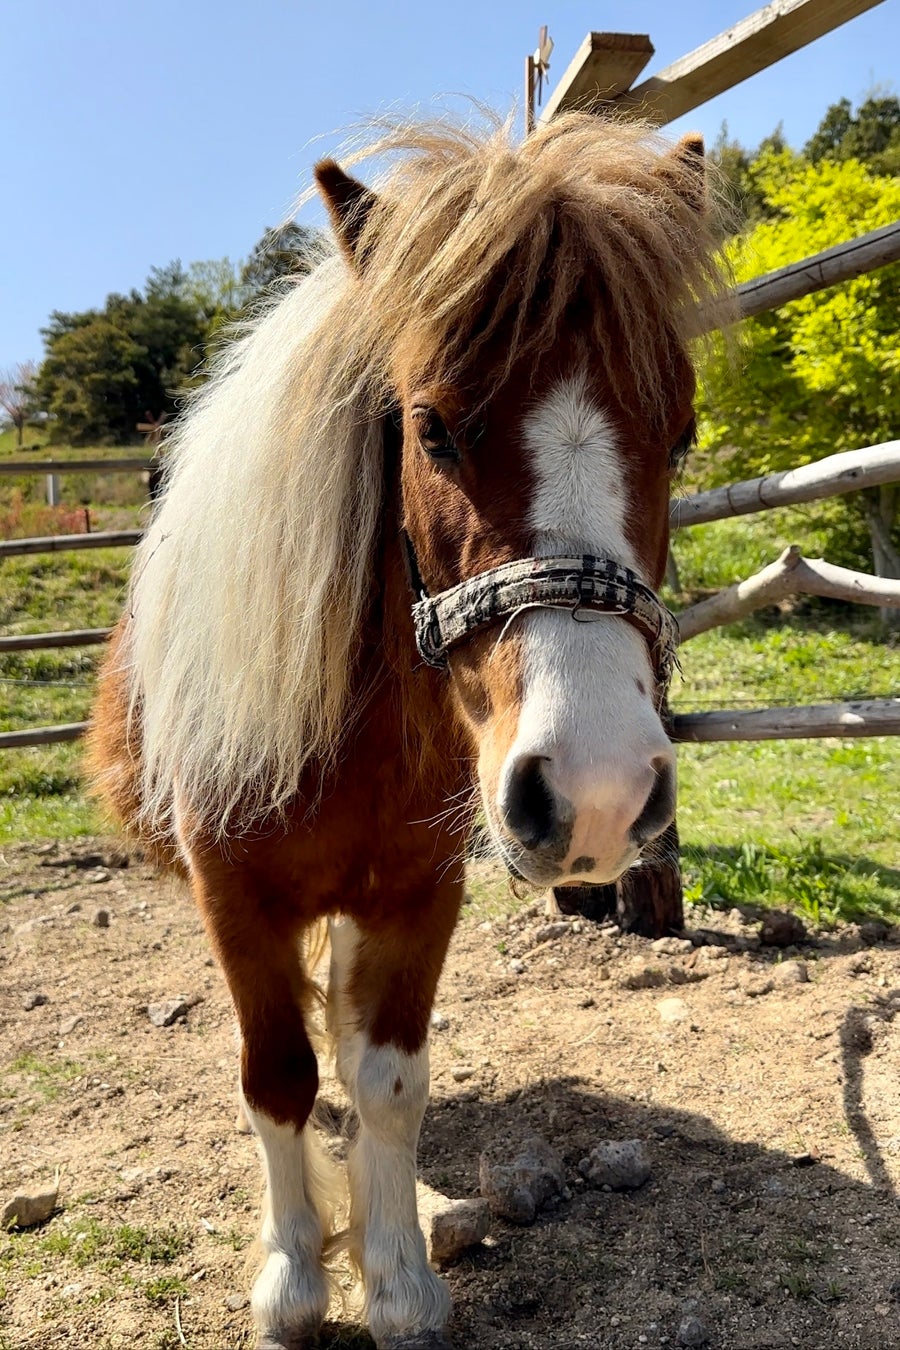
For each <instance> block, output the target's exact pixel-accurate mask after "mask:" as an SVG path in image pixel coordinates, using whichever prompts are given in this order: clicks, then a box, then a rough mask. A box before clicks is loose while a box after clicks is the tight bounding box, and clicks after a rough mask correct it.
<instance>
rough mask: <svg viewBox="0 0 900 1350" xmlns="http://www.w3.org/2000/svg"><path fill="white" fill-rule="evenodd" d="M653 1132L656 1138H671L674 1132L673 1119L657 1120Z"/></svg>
mask: <svg viewBox="0 0 900 1350" xmlns="http://www.w3.org/2000/svg"><path fill="white" fill-rule="evenodd" d="M653 1133H654V1134H655V1135H656V1136H657V1138H658V1139H671V1138H672V1135H673V1134H674V1133H675V1122H674V1120H658V1121H657V1122H656V1124H655V1125H654V1126H653Z"/></svg>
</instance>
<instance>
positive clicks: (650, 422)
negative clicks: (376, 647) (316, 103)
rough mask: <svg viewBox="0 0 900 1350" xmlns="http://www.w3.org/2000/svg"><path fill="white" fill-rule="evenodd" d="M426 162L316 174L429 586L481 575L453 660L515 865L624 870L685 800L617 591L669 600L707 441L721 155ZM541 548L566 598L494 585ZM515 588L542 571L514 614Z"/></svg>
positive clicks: (414, 557)
mask: <svg viewBox="0 0 900 1350" xmlns="http://www.w3.org/2000/svg"><path fill="white" fill-rule="evenodd" d="M405 148H409V146H408V145H407V146H406V147H405ZM412 149H413V150H414V151H418V153H413V154H412V155H411V156H410V157H409V158H408V159H407V161H406V163H405V166H404V168H403V169H402V170H401V171H400V173H399V175H397V176H395V177H394V178H393V179H392V180H391V181H390V183H389V185H388V186H387V188H386V190H385V191H383V192H378V193H376V192H372V191H370V190H369V189H368V188H366V187H364V186H363V185H362V184H360V183H359V182H357V181H356V180H355V179H353V178H350V177H349V176H347V175H346V174H345V173H344V172H343V171H342V170H341V169H340V168H339V167H338V166H337V165H336V164H335V163H334V162H333V161H326V162H325V163H323V164H320V165H319V166H318V169H317V178H318V182H319V186H320V188H321V190H322V193H323V195H324V197H325V200H326V202H327V204H328V207H329V210H330V213H331V216H332V221H333V224H334V226H335V229H336V232H337V234H338V237H339V240H340V241H341V244H342V247H343V250H344V251H345V253H346V255H347V257H348V258H349V259H350V260H351V263H352V266H353V269H354V272H355V274H356V283H355V285H356V287H357V289H358V296H357V303H358V305H359V306H365V307H367V308H368V310H369V312H370V313H371V314H372V315H373V316H377V322H378V326H379V330H380V332H381V333H382V335H383V341H384V344H385V346H384V362H383V366H384V370H385V372H386V376H385V379H386V385H387V389H386V391H385V392H386V394H387V397H388V398H389V399H390V400H391V402H392V404H393V406H394V408H395V410H396V416H397V419H398V421H399V423H400V425H401V426H402V462H401V469H400V479H401V492H402V503H403V519H404V525H405V529H406V532H407V535H408V539H409V541H410V543H409V551H410V558H411V571H412V576H413V581H414V584H415V587H416V588H417V589H418V588H421V589H422V590H423V591H425V592H427V594H429V595H431V596H438V595H441V594H442V593H443V592H445V591H447V590H448V589H450V588H454V587H457V586H458V585H459V584H460V583H462V582H465V581H467V580H469V579H473V578H483V587H482V593H481V599H480V600H479V594H478V587H479V584H480V583H477V582H476V583H474V586H473V588H470V589H469V590H468V591H467V592H466V593H465V598H466V603H467V604H468V609H467V610H466V611H465V613H464V614H463V620H462V623H461V625H460V628H461V631H460V632H459V633H458V634H457V635H456V636H455V637H454V638H453V640H452V641H451V642H448V644H447V651H446V660H447V664H448V665H449V673H450V680H451V683H452V687H453V691H454V696H455V699H456V702H457V705H458V708H459V712H460V714H461V717H462V719H463V720H464V722H465V724H466V725H467V727H468V729H469V731H470V733H471V737H472V739H473V742H474V745H475V747H476V749H477V762H478V775H479V780H480V787H481V795H482V801H483V808H484V812H485V815H486V818H487V821H488V825H489V828H490V831H491V834H492V835H493V837H494V840H495V842H496V843H497V845H498V846H499V849H500V851H501V853H502V855H503V857H504V859H505V861H506V862H507V865H508V866H509V868H510V869H511V870H512V871H513V872H514V873H516V874H518V875H520V876H522V877H524V878H526V879H527V880H530V881H533V882H536V883H544V884H546V883H550V882H553V883H557V884H559V883H561V882H566V881H572V880H575V879H576V878H578V879H582V880H588V881H595V882H600V881H608V880H611V879H613V878H615V877H616V876H618V875H619V874H620V873H621V872H622V871H623V870H624V869H625V868H626V867H627V866H629V864H630V863H632V862H633V861H634V860H635V859H636V857H637V856H638V854H639V852H640V850H641V848H642V846H643V845H644V844H646V843H647V842H648V841H649V840H652V839H654V838H655V837H656V836H658V835H659V834H660V833H661V832H662V831H663V830H664V829H665V827H666V826H667V825H668V823H669V822H670V820H671V819H672V816H673V813H674V806H675V757H674V753H673V749H672V745H671V743H670V741H669V738H668V736H667V735H666V732H665V730H664V727H663V725H662V721H661V715H660V709H661V702H662V697H663V695H664V688H663V687H662V684H661V681H662V679H663V673H662V670H661V664H662V666H664V664H665V663H664V662H663V663H661V662H660V659H659V658H660V650H659V648H660V643H661V642H662V638H661V637H660V635H659V634H658V633H656V634H654V631H653V626H652V624H651V625H650V627H649V628H648V626H647V625H646V624H645V625H643V626H642V625H641V624H640V623H637V622H635V617H636V616H635V613H634V608H635V607H634V605H632V606H631V607H629V605H628V603H622V601H623V595H624V596H633V595H635V594H638V593H639V594H640V595H641V596H642V597H643V599H644V601H645V602H646V606H647V608H648V610H650V611H652V610H653V607H654V605H655V604H656V601H655V596H654V595H653V594H652V592H653V591H654V590H655V588H657V587H658V586H659V585H660V583H661V581H662V578H663V572H664V568H665V561H666V552H667V547H668V539H669V524H668V521H669V493H670V487H671V481H672V475H673V471H674V470H675V469H676V467H677V465H678V463H679V461H680V460H681V458H682V457H683V455H684V454H685V452H686V450H687V448H688V446H689V445H690V443H691V440H692V437H693V432H694V414H693V406H692V405H693V397H694V375H693V370H692V366H691V360H690V356H689V352H688V344H689V340H690V338H691V336H692V335H693V334H694V333H695V332H696V331H697V329H698V323H697V313H698V305H700V304H701V303H702V302H704V301H706V300H708V299H709V298H710V297H711V296H712V295H714V294H715V293H716V276H715V269H714V265H713V263H712V261H711V260H712V256H713V247H714V239H713V235H712V230H711V228H710V224H709V222H708V220H707V213H706V209H705V190H704V160H703V146H702V142H701V141H700V139H699V138H697V137H687V138H685V139H684V140H682V141H680V142H679V143H678V144H677V145H675V146H674V147H664V146H661V145H660V144H659V143H658V142H657V141H655V140H654V139H653V137H652V136H651V134H650V133H649V132H648V130H647V129H646V128H643V127H636V126H634V125H622V124H608V123H606V124H605V123H603V122H601V121H598V120H597V119H595V118H592V117H589V116H585V115H570V116H567V117H563V118H560V119H558V120H557V121H556V122H553V123H551V124H550V125H549V126H547V127H543V128H540V129H539V130H538V131H537V132H536V133H535V134H534V135H533V136H531V137H530V138H529V139H528V140H527V141H525V143H524V144H522V145H521V146H519V147H517V148H514V147H511V145H510V144H509V140H508V137H506V136H504V135H497V136H495V137H494V138H493V139H490V140H488V141H485V140H483V139H481V138H475V137H472V136H468V135H467V134H466V133H464V132H456V133H446V132H443V133H440V134H437V133H436V134H435V135H434V136H433V137H432V138H431V139H430V140H429V138H428V137H427V136H426V135H424V134H423V136H422V138H421V141H420V143H418V144H415V145H413V147H412ZM584 555H588V571H590V559H591V558H593V559H597V560H600V561H599V562H598V564H597V568H598V569H599V570H600V571H602V570H603V569H604V568H605V569H606V570H607V574H608V575H609V576H610V577H611V578H612V577H616V578H618V588H616V587H613V588H612V590H611V591H610V593H609V594H608V595H607V596H606V600H607V602H608V603H606V604H605V605H604V604H603V603H602V601H603V596H602V595H600V597H599V599H600V604H599V606H598V605H595V604H594V603H593V601H594V600H595V599H597V587H596V586H594V585H593V583H592V587H593V589H592V590H591V593H590V595H589V596H587V599H586V603H583V604H582V603H581V602H580V597H581V591H582V588H583V587H584V585H585V581H584V565H583V564H582V568H581V571H579V570H578V566H577V565H576V564H577V561H578V560H581V559H583V558H584ZM535 559H546V560H566V559H568V560H570V562H569V564H568V566H569V571H568V572H567V570H566V564H565V563H564V562H563V561H560V565H559V568H557V572H558V574H559V575H557V577H556V584H557V586H558V589H557V591H556V592H553V596H554V599H553V605H554V607H549V603H548V598H549V597H550V595H551V591H552V586H551V585H550V583H549V582H548V583H547V585H546V586H533V585H532V586H531V587H530V589H529V581H528V577H529V575H531V574H532V573H534V572H535V565H534V564H533V563H532V564H531V566H530V568H529V566H528V564H526V567H525V569H524V573H523V574H522V575H521V576H520V575H519V573H517V572H516V571H515V569H512V570H511V573H509V574H498V573H496V572H495V569H497V568H498V567H501V566H502V565H504V564H513V563H515V562H517V561H520V560H535ZM573 559H574V560H576V561H575V562H572V561H571V560H573ZM554 566H555V562H554V565H553V566H550V567H549V568H547V569H545V570H546V571H548V572H550V573H552V572H553V571H554ZM537 570H538V571H539V570H540V568H538V569H537ZM629 572H630V573H631V574H633V575H632V577H631V579H630V580H629V575H628V574H629ZM486 573H487V574H490V575H489V576H487V577H484V575H483V574H486ZM504 575H516V576H518V577H519V580H520V581H523V587H522V588H520V589H519V590H518V591H514V592H512V594H513V599H512V601H509V599H508V596H507V602H506V603H505V604H504V603H502V595H501V588H500V587H499V581H500V579H501V578H502V576H504ZM495 583H497V584H495ZM573 586H574V587H575V588H576V589H575V593H574V598H572V594H571V588H572V587H573ZM629 587H630V588H631V589H629ZM622 588H624V590H623V589H622ZM602 589H603V587H602V583H601V585H600V590H601V591H602ZM648 593H649V598H648ZM610 595H612V597H613V599H612V601H610ZM498 596H499V597H500V599H498ZM451 601H452V597H451ZM479 606H480V608H479ZM623 610H624V611H625V612H624V613H623V612H622V611H623ZM663 645H664V644H663ZM440 655H444V653H440Z"/></svg>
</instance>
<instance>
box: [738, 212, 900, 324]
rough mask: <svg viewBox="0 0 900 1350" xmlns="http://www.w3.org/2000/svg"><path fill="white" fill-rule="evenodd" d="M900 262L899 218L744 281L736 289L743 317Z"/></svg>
mask: <svg viewBox="0 0 900 1350" xmlns="http://www.w3.org/2000/svg"><path fill="white" fill-rule="evenodd" d="M895 262H900V220H895V221H892V223H891V224H890V225H882V226H881V227H880V229H877V230H870V231H869V233H868V234H861V235H859V236H858V237H857V238H856V239H848V240H847V242H846V243H844V244H835V245H834V247H833V248H826V249H823V251H822V252H821V253H815V254H813V256H812V257H811V258H803V259H802V260H801V261H800V262H795V263H788V265H787V266H786V267H779V268H778V270H777V271H775V272H766V273H765V274H764V275H763V276H759V277H754V278H753V280H752V281H744V282H742V284H741V285H740V286H738V287H737V289H736V292H735V294H736V296H737V301H738V304H739V306H740V314H741V318H742V319H747V318H751V317H752V316H753V315H754V314H765V313H766V312H767V311H768V310H770V309H777V308H778V307H779V305H786V304H787V303H788V302H789V301H790V300H798V299H799V298H800V297H801V296H802V295H812V294H814V292H816V291H823V290H825V289H827V287H829V286H836V285H837V284H838V283H839V282H841V281H852V280H853V279H854V277H861V276H862V275H863V274H864V273H865V272H874V271H875V270H876V268H879V267H887V266H889V265H890V264H891V263H895Z"/></svg>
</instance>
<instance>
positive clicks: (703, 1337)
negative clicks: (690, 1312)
mask: <svg viewBox="0 0 900 1350" xmlns="http://www.w3.org/2000/svg"><path fill="white" fill-rule="evenodd" d="M675 1344H676V1345H684V1346H700V1345H708V1344H709V1331H708V1329H707V1326H706V1323H705V1322H703V1321H702V1320H701V1319H700V1318H699V1317H683V1318H682V1319H681V1324H680V1325H679V1327H678V1333H677V1335H676V1337H675Z"/></svg>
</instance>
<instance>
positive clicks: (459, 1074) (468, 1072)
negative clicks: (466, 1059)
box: [450, 1064, 475, 1083]
mask: <svg viewBox="0 0 900 1350" xmlns="http://www.w3.org/2000/svg"><path fill="white" fill-rule="evenodd" d="M450 1077H451V1078H452V1079H453V1081H454V1082H455V1083H465V1082H466V1081H467V1080H468V1079H469V1078H474V1077H475V1070H474V1069H473V1068H472V1067H471V1066H470V1065H468V1064H458V1065H457V1066H456V1068H455V1069H451V1070H450Z"/></svg>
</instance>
